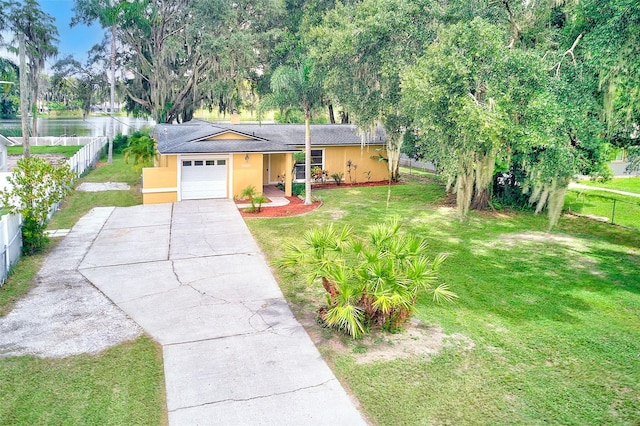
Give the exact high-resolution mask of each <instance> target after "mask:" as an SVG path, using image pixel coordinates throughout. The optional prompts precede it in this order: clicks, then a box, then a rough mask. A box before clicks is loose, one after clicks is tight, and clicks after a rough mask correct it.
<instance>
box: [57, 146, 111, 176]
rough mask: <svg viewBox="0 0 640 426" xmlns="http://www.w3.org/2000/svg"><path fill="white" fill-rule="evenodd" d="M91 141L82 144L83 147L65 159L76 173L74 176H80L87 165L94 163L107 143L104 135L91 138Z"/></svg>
mask: <svg viewBox="0 0 640 426" xmlns="http://www.w3.org/2000/svg"><path fill="white" fill-rule="evenodd" d="M91 139H92V140H91V142H89V143H87V144H84V147H83V148H82V149H81V150H80V151H78V152H76V154H75V155H74V156H73V157H71V158H69V159H68V160H67V163H68V164H69V167H71V170H73V171H74V172H75V173H76V177H80V176H82V174H83V173H84V172H86V171H87V169H88V168H89V167H93V166H95V165H96V163H97V162H98V160H99V159H100V157H101V156H102V153H103V149H104V147H105V145H106V144H107V138H106V136H101V137H97V138H91Z"/></svg>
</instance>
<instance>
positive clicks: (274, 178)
mask: <svg viewBox="0 0 640 426" xmlns="http://www.w3.org/2000/svg"><path fill="white" fill-rule="evenodd" d="M287 155H291V154H271V155H265V156H264V161H265V170H266V169H267V168H268V169H269V170H268V171H267V172H265V179H266V180H265V182H264V183H265V184H269V183H277V182H279V179H278V176H279V175H283V174H284V175H285V176H286V177H288V178H289V179H290V178H291V169H289V170H287V165H286V162H287ZM285 180H286V179H285Z"/></svg>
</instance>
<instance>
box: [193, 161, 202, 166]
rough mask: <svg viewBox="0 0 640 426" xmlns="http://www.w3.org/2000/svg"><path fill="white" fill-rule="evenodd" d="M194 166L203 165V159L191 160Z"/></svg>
mask: <svg viewBox="0 0 640 426" xmlns="http://www.w3.org/2000/svg"><path fill="white" fill-rule="evenodd" d="M193 165H194V166H204V161H202V160H196V161H194V162H193Z"/></svg>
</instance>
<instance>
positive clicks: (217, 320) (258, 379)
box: [78, 200, 365, 425]
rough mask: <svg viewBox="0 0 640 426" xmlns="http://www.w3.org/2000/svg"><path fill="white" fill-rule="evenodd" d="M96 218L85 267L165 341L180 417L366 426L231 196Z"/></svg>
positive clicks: (173, 409)
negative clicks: (286, 296) (288, 299)
mask: <svg viewBox="0 0 640 426" xmlns="http://www.w3.org/2000/svg"><path fill="white" fill-rule="evenodd" d="M96 217H98V218H101V217H103V218H104V219H103V220H102V219H98V220H97V221H95V223H94V226H100V227H101V230H100V232H99V233H98V235H97V237H96V238H95V240H94V242H93V244H92V245H91V246H90V247H89V249H88V251H87V253H86V255H85V257H84V259H83V260H82V261H81V262H80V266H79V267H78V270H79V271H80V272H81V273H82V275H84V276H85V277H86V278H87V279H88V280H89V281H90V282H91V283H93V284H94V285H95V286H96V287H97V288H98V289H99V290H100V291H102V292H103V293H104V294H105V295H106V296H107V297H108V298H109V299H110V300H111V301H113V302H114V303H115V304H116V305H117V306H119V307H120V308H121V309H122V310H123V311H124V312H125V313H126V314H127V315H129V316H130V317H131V318H132V319H133V320H134V321H135V322H137V323H138V324H139V325H140V326H141V327H142V328H143V329H144V330H145V331H146V332H147V333H148V334H149V335H150V336H152V337H153V338H154V339H155V340H157V341H158V342H159V343H160V344H161V345H162V348H163V356H164V369H165V377H166V390H167V409H168V412H169V423H170V424H171V425H214V424H215V425H223V424H228V425H241V424H247V425H270V424H272V425H303V424H304V425H312V424H316V425H338V424H340V425H355V424H365V422H364V420H363V418H362V417H361V415H360V413H359V412H358V410H357V409H356V408H355V407H354V405H353V403H352V401H351V400H350V398H349V397H348V396H347V394H346V393H345V391H344V389H343V388H342V386H341V385H340V383H339V382H338V381H337V379H336V378H335V376H334V375H333V373H332V371H331V370H330V369H329V368H328V367H327V365H326V364H325V362H324V361H323V359H322V358H321V356H320V354H319V353H318V351H317V349H316V348H315V346H314V345H313V343H312V342H311V340H310V338H309V336H308V335H307V334H306V332H305V330H304V329H303V328H302V326H301V325H300V324H299V323H298V322H297V321H296V319H295V317H294V316H293V314H292V312H291V311H290V309H289V307H288V306H287V304H286V302H285V300H284V298H283V296H282V293H281V291H280V289H279V287H278V285H277V283H276V281H275V279H274V278H273V275H272V274H271V271H270V269H269V267H268V265H267V263H266V262H265V259H264V257H263V255H262V253H261V252H260V249H259V248H258V246H257V244H256V242H255V240H254V239H253V237H252V236H251V234H250V233H249V230H248V229H247V227H246V225H245V223H244V221H243V220H242V218H241V216H240V214H239V212H238V209H237V207H236V206H235V205H234V203H233V202H232V201H230V200H205V201H183V202H180V203H175V204H159V205H145V206H135V207H127V208H116V209H113V210H112V211H111V213H110V214H103V215H96ZM100 222H101V223H100ZM123 367H124V368H126V366H123Z"/></svg>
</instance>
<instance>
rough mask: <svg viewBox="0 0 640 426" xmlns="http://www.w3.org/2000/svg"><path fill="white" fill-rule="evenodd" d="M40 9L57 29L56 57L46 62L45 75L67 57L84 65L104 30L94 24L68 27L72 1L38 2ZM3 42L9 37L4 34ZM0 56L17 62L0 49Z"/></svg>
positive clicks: (42, 0)
mask: <svg viewBox="0 0 640 426" xmlns="http://www.w3.org/2000/svg"><path fill="white" fill-rule="evenodd" d="M39 3H40V7H41V8H42V10H43V11H44V12H45V13H48V14H49V15H51V16H53V17H54V18H55V25H56V27H57V28H58V39H59V40H60V42H59V43H58V57H57V58H54V59H50V60H49V61H47V64H46V66H45V73H48V72H49V70H50V68H51V66H52V65H53V64H55V63H56V61H57V60H58V59H62V58H64V57H66V56H67V55H73V57H74V58H75V59H77V60H79V61H80V62H82V63H84V62H85V61H86V60H87V52H88V51H89V50H90V49H91V48H92V47H93V46H94V45H95V44H98V43H100V42H101V41H102V39H103V38H104V34H105V30H103V29H102V28H100V25H98V24H94V25H91V26H90V27H88V26H86V25H76V26H75V27H73V28H70V27H69V24H70V23H71V18H72V17H73V5H74V1H73V0H39ZM4 37H5V40H6V41H10V40H11V38H12V37H11V35H10V34H4ZM0 56H6V57H9V58H11V59H12V60H14V61H16V62H17V58H16V57H15V56H14V55H11V54H9V53H7V52H6V50H5V49H0Z"/></svg>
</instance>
